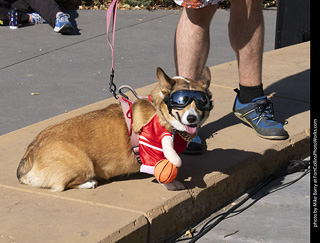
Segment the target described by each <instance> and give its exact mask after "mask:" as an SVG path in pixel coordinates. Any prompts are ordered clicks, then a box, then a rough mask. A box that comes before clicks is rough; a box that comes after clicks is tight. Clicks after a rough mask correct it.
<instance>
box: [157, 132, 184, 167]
mask: <svg viewBox="0 0 320 243" xmlns="http://www.w3.org/2000/svg"><path fill="white" fill-rule="evenodd" d="M161 143H162V148H163V153H164V156H165V157H166V158H167V159H168V160H169V161H170V162H171V163H172V164H174V165H175V166H177V167H181V165H182V161H181V158H180V156H179V155H178V154H177V152H176V151H175V150H174V148H173V139H172V137H170V136H164V137H163V138H162V140H161Z"/></svg>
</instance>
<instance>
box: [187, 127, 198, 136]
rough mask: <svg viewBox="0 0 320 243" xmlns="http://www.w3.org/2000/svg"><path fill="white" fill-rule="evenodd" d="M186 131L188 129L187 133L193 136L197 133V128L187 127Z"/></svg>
mask: <svg viewBox="0 0 320 243" xmlns="http://www.w3.org/2000/svg"><path fill="white" fill-rule="evenodd" d="M186 129H187V132H188V133H190V134H193V133H196V132H197V126H187V125H186Z"/></svg>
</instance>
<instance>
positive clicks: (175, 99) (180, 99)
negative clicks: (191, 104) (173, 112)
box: [171, 91, 189, 105]
mask: <svg viewBox="0 0 320 243" xmlns="http://www.w3.org/2000/svg"><path fill="white" fill-rule="evenodd" d="M171 98H172V104H173V105H186V104H187V103H188V101H189V96H188V94H186V93H185V91H181V92H175V93H173V94H172V96H171Z"/></svg>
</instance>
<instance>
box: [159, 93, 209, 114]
mask: <svg viewBox="0 0 320 243" xmlns="http://www.w3.org/2000/svg"><path fill="white" fill-rule="evenodd" d="M192 101H194V102H195V103H196V106H197V108H198V109H199V110H201V111H207V110H210V107H211V101H210V97H209V96H208V95H207V94H206V93H204V92H201V91H195V90H178V91H175V92H173V93H172V94H170V95H169V96H167V97H166V98H165V99H164V102H165V103H166V104H167V106H168V107H169V108H173V109H177V110H179V109H183V108H185V107H186V106H188V105H189V104H191V102H192Z"/></svg>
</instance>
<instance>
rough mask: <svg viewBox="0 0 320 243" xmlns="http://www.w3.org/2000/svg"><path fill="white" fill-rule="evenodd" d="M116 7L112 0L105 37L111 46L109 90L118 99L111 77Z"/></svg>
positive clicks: (112, 75)
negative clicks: (110, 30)
mask: <svg viewBox="0 0 320 243" xmlns="http://www.w3.org/2000/svg"><path fill="white" fill-rule="evenodd" d="M117 7H118V0H113V1H112V3H111V4H110V6H109V8H108V11H107V39H108V43H109V45H110V48H111V55H112V63H111V74H110V82H109V91H110V92H111V93H112V94H113V96H114V97H115V98H116V99H118V97H117V94H116V89H117V88H116V85H115V84H114V83H113V78H114V37H115V33H116V19H117ZM111 21H112V43H111V41H110V38H109V29H110V23H111Z"/></svg>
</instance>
